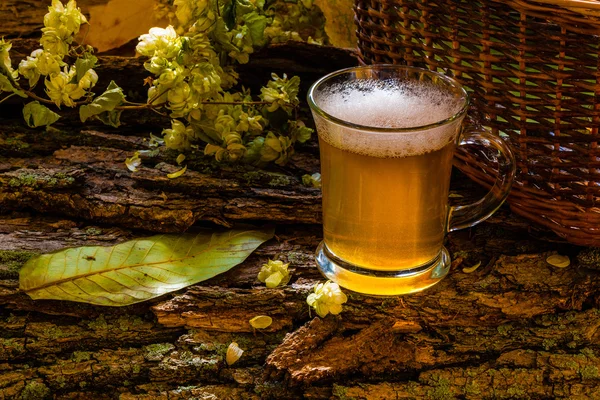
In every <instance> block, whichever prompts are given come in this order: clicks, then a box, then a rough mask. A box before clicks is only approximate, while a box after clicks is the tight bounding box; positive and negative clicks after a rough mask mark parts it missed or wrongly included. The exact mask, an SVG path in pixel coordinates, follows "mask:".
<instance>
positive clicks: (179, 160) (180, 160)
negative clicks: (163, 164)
mask: <svg viewBox="0 0 600 400" xmlns="http://www.w3.org/2000/svg"><path fill="white" fill-rule="evenodd" d="M184 160H185V154H180V155H178V156H177V160H175V161H177V164H181V163H182V162H183V161H184Z"/></svg>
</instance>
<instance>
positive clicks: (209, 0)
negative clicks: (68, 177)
mask: <svg viewBox="0 0 600 400" xmlns="http://www.w3.org/2000/svg"><path fill="white" fill-rule="evenodd" d="M155 12H156V13H157V15H158V16H160V17H166V18H168V19H169V20H170V21H171V25H169V26H167V27H166V28H159V27H155V28H151V29H150V30H149V32H148V33H147V34H143V35H141V36H140V37H139V43H138V45H137V47H136V50H137V52H138V53H139V54H140V55H141V56H143V57H145V58H146V60H145V62H144V68H145V70H146V71H148V72H149V73H150V76H149V77H148V78H147V79H146V80H145V83H148V84H149V88H148V93H147V101H146V102H145V103H134V102H130V101H128V100H127V98H126V96H125V94H124V93H123V90H122V89H121V88H120V87H119V86H118V84H117V83H115V82H111V83H110V85H109V86H108V87H107V88H106V90H105V91H104V92H103V93H102V94H100V95H98V96H96V95H95V94H94V93H93V92H92V90H93V89H94V87H95V85H96V84H97V82H98V74H97V73H96V71H95V70H94V67H95V66H96V65H97V62H98V59H97V58H96V57H95V56H94V54H93V48H92V47H91V46H88V45H85V44H77V43H75V41H74V38H75V36H76V35H77V34H78V33H79V31H80V29H81V26H82V25H84V24H87V23H88V21H87V19H86V18H85V16H84V15H83V14H82V13H81V11H80V9H79V8H78V7H77V5H76V3H75V0H69V2H68V3H67V4H66V5H65V4H63V3H61V1H60V0H52V4H51V6H50V7H49V8H48V13H47V14H46V16H45V17H44V28H43V29H42V37H41V39H40V48H39V49H36V50H34V51H33V52H32V53H31V55H29V56H28V57H27V58H26V59H24V60H22V61H21V62H20V63H19V65H18V68H17V69H16V70H15V69H13V68H12V64H11V60H10V55H9V51H10V48H11V45H10V43H8V42H6V41H4V40H1V41H0V94H1V93H3V92H5V93H6V96H5V98H4V99H0V102H1V101H4V100H5V99H6V98H8V97H12V96H21V97H24V98H31V99H32V100H33V101H32V102H30V103H29V104H27V105H26V106H25V108H24V112H23V114H24V117H25V120H26V122H27V124H28V125H29V126H31V127H36V126H42V125H49V124H52V123H54V122H56V121H57V120H58V119H59V118H60V115H59V114H57V113H56V112H54V111H52V110H51V109H50V108H48V107H47V106H50V107H56V108H57V109H58V110H60V109H61V108H62V107H79V114H80V119H81V121H82V122H85V121H87V120H88V119H95V120H99V121H101V122H103V123H105V124H108V125H111V126H114V127H118V126H119V125H120V117H121V113H122V112H126V111H127V110H133V109H148V110H152V111H155V112H157V113H159V114H160V115H162V116H166V117H168V118H169V119H170V124H169V125H170V127H165V129H163V130H162V138H157V137H155V136H154V137H152V139H151V141H150V142H151V144H152V145H153V146H160V147H163V146H164V147H166V148H168V149H172V150H175V151H178V152H180V153H182V154H183V153H186V152H188V151H190V150H191V149H193V148H200V149H202V150H203V152H204V154H205V155H207V156H210V157H214V159H215V160H216V161H218V162H242V163H249V164H253V165H256V166H263V165H266V164H268V163H275V164H278V165H285V164H286V163H287V162H288V160H289V159H290V157H291V156H292V155H293V154H294V145H295V144H296V143H303V142H305V141H307V140H308V139H309V138H310V137H311V134H312V130H311V129H309V128H307V127H306V126H305V125H304V124H303V123H302V122H301V121H298V120H297V118H296V114H297V107H298V105H299V100H298V92H299V88H300V79H299V78H298V77H289V78H288V76H287V75H285V74H283V75H282V76H278V75H276V74H272V76H271V80H270V81H269V82H267V83H266V85H265V86H264V87H263V88H261V90H260V94H258V95H257V96H256V97H253V95H252V94H251V93H250V91H249V90H248V89H245V88H243V87H240V86H239V76H238V73H237V72H236V66H237V65H240V64H245V63H247V62H248V61H249V59H250V57H251V55H252V54H253V53H254V52H255V51H257V50H258V49H260V48H262V47H264V46H266V45H268V44H269V43H275V42H283V41H287V40H303V41H307V42H311V43H318V44H324V43H327V37H326V35H325V33H324V30H323V26H324V19H323V14H322V13H321V12H320V10H319V9H318V7H316V6H315V5H314V4H312V1H311V0H300V1H289V0H161V1H159V2H158V3H157V5H156V7H155ZM20 78H23V80H20ZM40 82H43V86H44V88H43V92H44V95H41V94H40V90H35V88H36V86H37V85H39V84H40ZM24 86H27V88H25V87H24ZM233 88H236V90H234V89H233ZM58 110H57V111H58ZM167 121H168V120H167ZM167 121H166V122H167ZM167 123H168V122H167ZM184 158H185V157H183V156H181V157H179V158H178V160H183V159H184ZM141 162H142V160H141V159H140V158H139V155H138V154H135V155H134V156H133V157H131V158H129V159H128V161H127V167H128V168H129V169H130V170H132V171H135V170H137V168H138V167H139V166H140V165H141ZM185 168H186V167H185V166H183V168H182V171H185Z"/></svg>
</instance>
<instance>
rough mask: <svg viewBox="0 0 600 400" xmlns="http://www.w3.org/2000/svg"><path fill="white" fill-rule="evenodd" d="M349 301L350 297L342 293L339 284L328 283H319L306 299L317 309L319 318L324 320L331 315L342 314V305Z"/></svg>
mask: <svg viewBox="0 0 600 400" xmlns="http://www.w3.org/2000/svg"><path fill="white" fill-rule="evenodd" d="M346 301H348V297H347V296H346V295H345V294H344V293H343V292H342V290H341V289H340V286H339V285H338V284H337V283H333V282H331V281H327V282H325V283H319V284H317V285H316V286H315V288H314V293H311V294H309V295H308V297H307V298H306V303H308V305H309V306H310V307H312V308H314V309H315V311H316V312H317V314H318V315H319V317H321V318H323V317H325V316H326V315H327V314H329V313H331V314H333V315H337V314H339V313H341V312H342V304H344V303H345V302H346Z"/></svg>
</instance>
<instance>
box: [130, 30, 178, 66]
mask: <svg viewBox="0 0 600 400" xmlns="http://www.w3.org/2000/svg"><path fill="white" fill-rule="evenodd" d="M139 41H140V42H139V43H138V45H137V47H136V48H135V49H136V50H137V52H138V53H140V54H141V55H144V56H148V57H154V56H158V57H164V58H175V57H176V56H177V54H178V53H179V51H180V50H181V38H180V37H179V35H178V34H177V32H175V29H173V27H172V26H171V25H169V26H167V27H166V28H165V29H163V28H156V27H155V28H150V31H149V32H148V33H147V34H144V35H142V36H140V37H139Z"/></svg>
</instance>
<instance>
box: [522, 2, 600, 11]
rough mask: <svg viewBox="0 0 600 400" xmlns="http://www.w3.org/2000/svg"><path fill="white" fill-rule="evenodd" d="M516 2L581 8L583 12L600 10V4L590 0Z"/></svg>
mask: <svg viewBox="0 0 600 400" xmlns="http://www.w3.org/2000/svg"><path fill="white" fill-rule="evenodd" d="M515 2H516V3H525V4H527V3H538V4H548V5H553V6H559V7H565V8H581V9H582V10H600V2H598V1H590V0H521V1H519V0H516V1H515ZM525 4H524V5H525Z"/></svg>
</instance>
